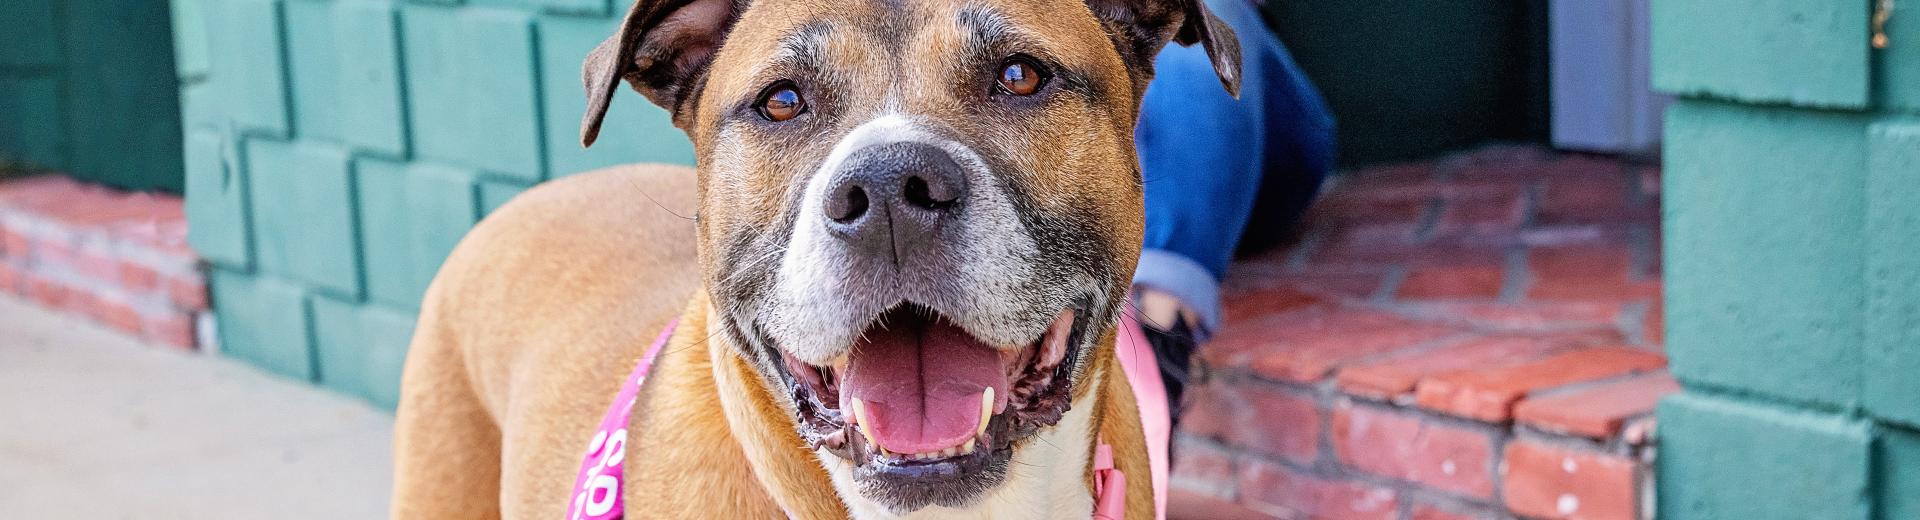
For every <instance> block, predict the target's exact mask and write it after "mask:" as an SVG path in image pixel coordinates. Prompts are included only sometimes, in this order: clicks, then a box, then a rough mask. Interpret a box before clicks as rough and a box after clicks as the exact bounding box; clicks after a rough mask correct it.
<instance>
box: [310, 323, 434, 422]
mask: <svg viewBox="0 0 1920 520" xmlns="http://www.w3.org/2000/svg"><path fill="white" fill-rule="evenodd" d="M312 305H313V331H314V349H315V351H314V353H315V356H314V357H315V360H316V364H317V367H316V368H317V373H318V375H319V378H320V384H322V385H325V386H327V387H329V388H333V389H336V390H339V391H342V392H346V393H349V394H353V395H357V396H360V397H361V398H363V399H366V400H367V401H370V402H372V403H373V404H375V405H377V406H380V407H381V408H385V409H387V410H392V409H394V407H396V406H398V405H399V404H400V373H401V370H402V368H404V367H405V366H406V362H407V344H408V343H409V342H410V341H411V340H412V338H413V313H412V312H401V311H396V310H390V309H386V308H382V307H378V306H372V305H358V304H354V303H349V302H343V301H340V300H336V299H333V298H324V297H316V298H314V299H313V300H312Z"/></svg>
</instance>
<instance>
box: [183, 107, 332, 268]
mask: <svg viewBox="0 0 1920 520" xmlns="http://www.w3.org/2000/svg"><path fill="white" fill-rule="evenodd" d="M247 184H248V190H247V191H248V193H249V194H250V195H251V201H250V204H251V210H252V213H253V226H252V233H253V235H252V236H253V238H254V240H255V243H254V247H255V252H256V253H257V254H258V257H257V258H258V260H259V266H260V269H261V270H263V271H265V272H268V273H275V274H282V275H287V276H289V277H291V278H293V279H296V280H300V281H304V282H307V283H311V284H314V285H316V286H319V287H321V288H325V289H327V290H331V291H333V292H335V293H338V294H341V295H346V296H349V297H358V295H359V294H360V265H359V258H360V247H359V244H358V241H357V240H355V236H354V235H355V226H354V219H353V211H354V200H353V175H352V171H351V169H350V168H349V164H348V162H347V153H346V151H345V150H343V149H340V148H336V147H331V146H326V145H319V144H313V143H293V144H289V143H282V142H275V141H266V140H260V139H252V140H248V141H247ZM194 223H195V224H198V223H199V222H198V221H194Z"/></svg>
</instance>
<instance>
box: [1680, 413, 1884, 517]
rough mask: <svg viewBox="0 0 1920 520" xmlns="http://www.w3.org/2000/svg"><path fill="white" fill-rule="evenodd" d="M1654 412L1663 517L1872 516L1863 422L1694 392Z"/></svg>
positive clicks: (1868, 436)
mask: <svg viewBox="0 0 1920 520" xmlns="http://www.w3.org/2000/svg"><path fill="white" fill-rule="evenodd" d="M1657 413H1658V416H1659V421H1660V433H1659V435H1660V439H1659V440H1660V457H1659V459H1658V461H1657V462H1656V464H1657V471H1658V472H1659V473H1658V477H1657V478H1656V479H1655V481H1656V485H1657V486H1658V493H1659V512H1658V516H1659V517H1660V518H1674V519H1683V520H1868V518H1869V513H1870V511H1871V510H1872V505H1871V501H1870V500H1869V497H1870V494H1869V493H1870V491H1871V487H1872V484H1871V483H1870V478H1871V471H1870V468H1871V465H1870V459H1869V457H1870V456H1871V453H1870V452H1871V446H1872V436H1871V427H1870V426H1869V425H1868V424H1867V423H1864V422H1860V421H1855V420H1849V419H1846V418H1842V417H1839V416H1832V415H1823V414H1815V413H1809V412H1803V411H1798V410H1794V409H1789V408H1777V407H1774V406H1771V405H1766V404H1757V403H1749V402H1740V401H1734V400H1731V399H1726V398H1722V397H1716V396H1703V395H1698V394H1695V393H1682V394H1677V395H1674V396H1671V397H1668V398H1667V399H1665V400H1664V401H1662V402H1661V403H1660V407H1659V410H1658V412H1657Z"/></svg>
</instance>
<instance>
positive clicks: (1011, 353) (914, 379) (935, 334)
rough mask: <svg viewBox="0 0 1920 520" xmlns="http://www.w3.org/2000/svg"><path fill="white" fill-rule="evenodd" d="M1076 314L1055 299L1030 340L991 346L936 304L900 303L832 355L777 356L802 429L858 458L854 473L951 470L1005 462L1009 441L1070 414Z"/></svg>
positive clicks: (953, 473) (950, 474)
mask: <svg viewBox="0 0 1920 520" xmlns="http://www.w3.org/2000/svg"><path fill="white" fill-rule="evenodd" d="M1078 317H1079V314H1078V313H1076V312H1075V311H1074V310H1073V309H1066V310H1062V311H1060V312H1059V314H1058V315H1056V316H1055V317H1054V319H1053V321H1052V323H1051V324H1050V325H1049V326H1048V327H1047V330H1046V332H1045V333H1043V334H1042V335H1041V336H1040V337H1039V338H1036V339H1034V340H1033V341H1032V342H1031V343H1029V344H1026V345H1021V346H1018V347H1016V348H995V347H994V346H991V345H988V344H986V343H983V342H981V341H980V340H978V339H975V338H974V337H973V336H972V335H971V334H968V333H967V332H966V331H965V330H963V329H961V328H960V327H959V326H957V325H954V324H953V323H952V322H951V321H949V320H948V319H947V318H945V317H944V316H942V315H940V314H939V313H938V312H936V311H933V310H931V309H928V308H925V307H921V306H917V305H901V306H899V307H896V308H894V309H893V310H890V311H888V312H886V313H884V314H882V315H880V316H878V317H876V318H875V319H874V320H873V322H872V323H871V324H870V325H868V328H867V330H866V331H865V333H864V334H863V336H862V337H861V339H860V340H858V341H857V342H855V344H854V345H853V348H852V349H851V350H850V352H849V353H848V354H847V355H846V356H843V357H842V358H840V359H838V360H835V361H834V362H832V363H830V364H829V365H828V366H816V365H811V364H808V363H805V362H803V361H800V360H799V359H796V358H794V357H792V356H790V355H787V354H786V353H785V352H781V354H780V356H781V359H782V360H783V361H784V363H781V365H782V368H784V371H785V372H787V375H789V376H790V379H791V382H792V386H793V397H794V402H795V403H796V405H797V406H798V408H799V410H798V412H799V415H800V417H799V419H800V425H801V428H800V429H801V434H802V436H803V437H804V438H806V440H807V441H808V443H809V444H811V445H812V446H813V447H814V448H816V449H825V450H827V451H829V452H832V453H834V454H836V455H838V456H840V457H841V458H844V459H847V460H849V461H851V462H853V463H854V465H855V467H856V476H857V477H882V478H885V479H887V480H890V481H898V482H901V483H905V482H907V481H911V482H917V483H934V482H941V481H957V480H961V479H964V478H966V477H968V476H969V475H972V474H977V473H983V472H981V471H978V470H980V469H982V468H987V467H990V466H1000V467H1003V466H1004V465H1005V463H1006V460H1007V459H1008V458H1009V457H1010V455H1011V453H1012V448H1013V443H1014V442H1015V441H1018V440H1019V439H1022V438H1025V436H1027V435H1030V434H1032V433H1033V431H1034V430H1037V429H1039V428H1041V427H1044V426H1049V425H1052V424H1054V423H1056V422H1058V421H1059V420H1060V417H1061V416H1062V415H1064V414H1065V413H1066V410H1067V407H1068V405H1069V404H1070V400H1071V396H1070V395H1069V394H1070V392H1069V391H1068V390H1069V389H1068V387H1069V386H1070V385H1069V384H1068V379H1069V378H1070V377H1071V370H1072V366H1073V361H1074V360H1073V359H1072V358H1073V356H1074V355H1075V353H1076V349H1073V348H1071V346H1072V345H1075V344H1076V343H1077V342H1078V340H1079V331H1080V329H1081V326H1080V323H1079V321H1078V320H1077V319H1076V318H1078ZM993 473H997V472H993ZM983 484H984V483H983Z"/></svg>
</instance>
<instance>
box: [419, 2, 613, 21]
mask: <svg viewBox="0 0 1920 520" xmlns="http://www.w3.org/2000/svg"><path fill="white" fill-rule="evenodd" d="M433 1H434V2H435V3H458V1H459V0H451V1H443V0H433ZM467 2H468V3H469V4H470V5H484V6H499V7H507V8H513V9H526V10H538V11H542V12H547V13H553V14H563V15H569V16H600V17H604V16H608V15H609V12H610V11H611V7H610V4H611V2H610V1H609V0H467ZM629 5H632V3H630V2H623V3H621V4H620V8H621V9H622V11H621V12H622V13H625V12H626V11H625V9H626V7H627V6H629Z"/></svg>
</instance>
